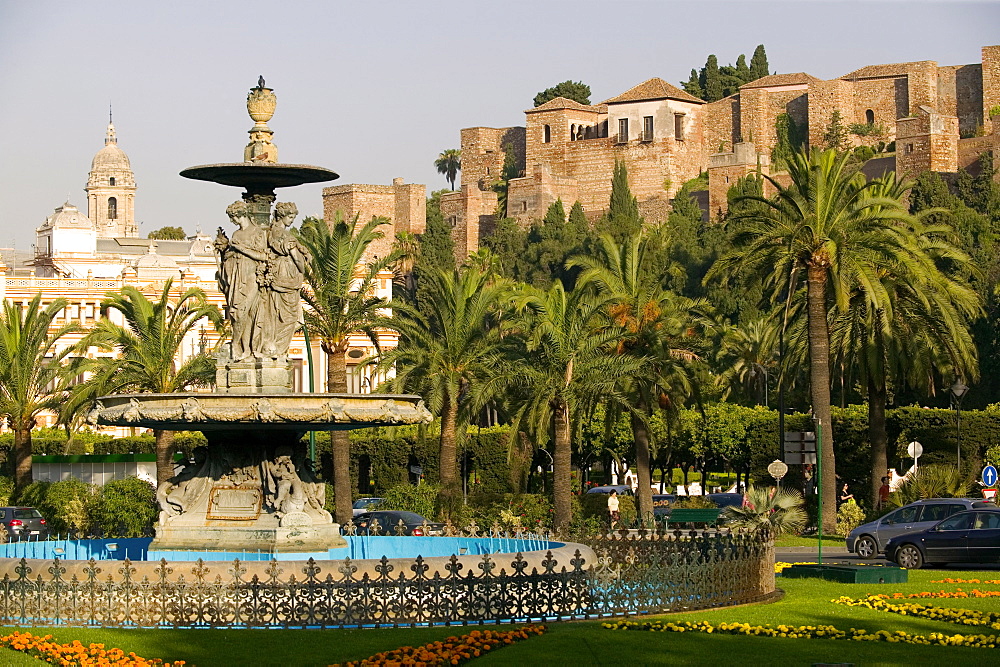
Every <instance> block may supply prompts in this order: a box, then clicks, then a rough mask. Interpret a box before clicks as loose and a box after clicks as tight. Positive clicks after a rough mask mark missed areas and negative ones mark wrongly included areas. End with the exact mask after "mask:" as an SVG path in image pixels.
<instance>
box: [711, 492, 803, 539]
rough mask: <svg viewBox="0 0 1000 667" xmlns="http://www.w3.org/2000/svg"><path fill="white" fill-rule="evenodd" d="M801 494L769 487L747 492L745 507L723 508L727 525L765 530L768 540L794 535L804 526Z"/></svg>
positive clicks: (754, 530)
mask: <svg viewBox="0 0 1000 667" xmlns="http://www.w3.org/2000/svg"><path fill="white" fill-rule="evenodd" d="M803 505H804V502H803V500H802V494H801V493H799V492H798V491H796V490H794V489H789V488H787V487H784V488H775V487H769V486H751V487H749V488H747V493H746V504H744V505H742V506H740V507H727V508H726V509H725V511H724V516H725V517H726V519H727V520H728V525H730V526H733V527H735V528H742V529H744V530H749V531H753V532H757V531H760V530H764V529H767V530H768V531H769V532H770V534H771V536H772V537H777V536H778V535H782V534H784V533H791V534H795V533H798V532H799V531H801V530H802V528H803V527H804V526H805V524H806V511H805V509H804V507H803Z"/></svg>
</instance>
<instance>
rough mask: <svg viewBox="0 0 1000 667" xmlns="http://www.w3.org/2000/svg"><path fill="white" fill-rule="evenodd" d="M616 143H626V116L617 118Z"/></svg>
mask: <svg viewBox="0 0 1000 667" xmlns="http://www.w3.org/2000/svg"><path fill="white" fill-rule="evenodd" d="M618 143H620V144H627V143H628V118H619V119H618Z"/></svg>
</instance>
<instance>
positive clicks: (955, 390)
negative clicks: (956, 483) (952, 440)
mask: <svg viewBox="0 0 1000 667" xmlns="http://www.w3.org/2000/svg"><path fill="white" fill-rule="evenodd" d="M968 391H969V388H968V387H966V386H965V383H963V382H962V381H961V380H957V381H956V382H955V384H953V385H951V404H952V406H953V407H954V408H955V421H956V424H957V430H956V431H957V432H956V434H957V436H958V448H957V450H956V453H957V454H958V465H957V466H956V467H957V469H958V471H959V473H960V474H961V471H962V398H963V397H964V396H965V394H966V393H967V392H968Z"/></svg>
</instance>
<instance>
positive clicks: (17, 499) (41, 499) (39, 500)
mask: <svg viewBox="0 0 1000 667" xmlns="http://www.w3.org/2000/svg"><path fill="white" fill-rule="evenodd" d="M49 484H51V482H38V481H35V482H32V483H31V484H29V485H28V486H26V487H24V489H22V490H21V493H19V494H16V495H14V496H13V497H12V498H11V502H12V503H16V504H18V505H25V506H27V507H35V508H42V507H43V506H44V505H45V496H47V495H48V493H49Z"/></svg>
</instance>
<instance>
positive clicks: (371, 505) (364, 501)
mask: <svg viewBox="0 0 1000 667" xmlns="http://www.w3.org/2000/svg"><path fill="white" fill-rule="evenodd" d="M383 500H385V499H384V498H358V499H357V500H355V501H354V506H353V512H354V516H358V515H359V514H364V513H365V512H367V511H369V510H373V509H375V506H376V505H378V504H379V503H380V502H382V501H383Z"/></svg>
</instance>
